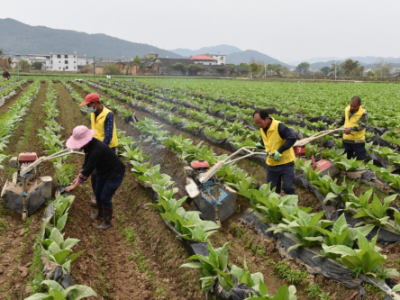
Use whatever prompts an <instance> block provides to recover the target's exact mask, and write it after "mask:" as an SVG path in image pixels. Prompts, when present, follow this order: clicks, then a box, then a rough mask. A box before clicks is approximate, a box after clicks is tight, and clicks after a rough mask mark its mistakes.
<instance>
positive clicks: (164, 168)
mask: <svg viewBox="0 0 400 300" xmlns="http://www.w3.org/2000/svg"><path fill="white" fill-rule="evenodd" d="M74 88H75V89H76V90H77V91H78V92H80V94H81V95H82V97H84V95H85V92H84V91H83V90H82V89H80V88H78V87H76V86H75V87H74ZM116 123H117V127H118V128H119V129H121V130H124V131H125V132H126V134H127V135H129V136H132V137H133V138H134V139H135V140H139V139H140V134H141V133H140V132H139V131H138V130H136V129H135V128H134V127H132V126H131V125H129V124H126V123H125V122H124V120H122V119H121V118H119V117H118V116H117V117H116ZM166 127H167V126H166ZM170 128H171V130H172V129H174V128H173V127H170ZM167 129H169V128H167ZM174 130H176V129H174ZM141 147H143V149H144V153H145V154H146V155H148V156H150V161H151V162H152V164H160V165H161V172H163V173H166V174H168V175H170V176H171V177H172V179H173V180H174V181H175V182H176V186H177V187H178V188H179V189H180V196H184V195H186V194H185V193H184V184H185V175H184V173H183V172H182V170H183V166H184V164H183V163H182V162H181V161H180V160H179V159H178V157H177V156H176V155H175V154H174V153H172V152H171V151H169V150H168V149H165V148H164V149H156V148H155V147H154V146H153V145H150V144H148V143H141ZM238 203H239V204H240V205H241V211H244V210H245V209H246V208H248V207H249V203H248V201H246V200H244V199H243V198H241V197H239V198H238ZM139 211H142V210H140V209H139V210H138V212H139ZM155 213H156V212H155ZM156 214H157V213H156ZM239 215H240V213H238V214H235V215H233V216H232V217H230V218H229V219H228V220H226V221H225V222H224V224H223V229H222V230H221V231H220V232H219V233H218V234H215V235H214V236H213V237H212V238H211V240H212V242H213V245H214V247H219V246H222V245H223V244H224V243H225V242H227V241H231V242H232V246H230V247H229V253H230V262H231V263H233V264H236V265H239V266H241V267H243V258H244V257H246V258H247V260H248V264H249V268H250V269H251V271H252V272H261V273H263V274H264V278H265V282H266V284H267V286H268V288H269V290H270V291H271V293H276V292H277V290H278V288H279V287H280V286H281V285H282V284H285V283H286V282H285V281H283V280H282V279H281V278H280V277H279V276H278V275H277V274H273V275H271V274H272V273H273V272H274V267H275V266H276V264H277V263H278V262H280V261H281V258H280V256H279V254H278V253H277V252H276V250H275V242H274V241H272V240H268V241H267V240H265V239H264V238H262V237H260V236H258V235H257V234H256V233H255V232H253V231H252V230H249V229H247V228H246V227H244V226H242V225H241V224H239ZM146 219H147V218H146ZM157 219H158V220H159V221H160V220H161V218H160V216H157V215H156V216H155V217H154V218H153V219H152V221H153V222H155V221H156V220H157ZM162 225H163V224H162V222H161V227H163V226H162ZM150 226H151V225H150ZM164 227H165V226H164ZM145 228H146V227H145ZM152 228H155V226H153V227H152ZM157 228H159V227H158V226H157ZM144 230H145V232H146V231H148V229H144ZM162 230H165V229H161V232H162ZM155 243H159V242H158V240H157V239H156V240H155ZM186 257H187V256H186ZM183 262H184V260H181V264H182V263H183ZM177 267H179V264H178V266H177ZM292 268H294V269H296V268H298V267H297V266H295V265H293V266H292ZM298 269H299V268H298ZM171 270H174V269H171ZM184 273H186V271H185V272H184ZM306 276H307V275H306ZM330 284H331V285H330V286H332V290H334V289H337V288H338V286H339V285H338V284H336V283H334V282H330ZM296 286H297V288H298V290H299V296H298V299H299V300H302V299H308V298H307V296H306V292H305V288H306V286H305V285H302V284H297V285H296Z"/></svg>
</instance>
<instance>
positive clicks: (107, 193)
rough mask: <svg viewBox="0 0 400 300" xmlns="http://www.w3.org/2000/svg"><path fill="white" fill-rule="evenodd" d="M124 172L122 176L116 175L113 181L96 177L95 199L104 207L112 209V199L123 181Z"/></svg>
mask: <svg viewBox="0 0 400 300" xmlns="http://www.w3.org/2000/svg"><path fill="white" fill-rule="evenodd" d="M124 175H125V170H124V172H123V173H122V174H117V175H116V178H115V179H108V180H107V179H103V178H101V177H100V176H97V180H96V189H95V192H94V194H95V195H96V199H98V200H100V203H101V204H102V205H103V206H105V207H112V197H113V195H114V194H115V191H116V190H117V189H118V188H119V186H120V185H121V183H122V179H124Z"/></svg>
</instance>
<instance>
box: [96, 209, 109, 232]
mask: <svg viewBox="0 0 400 300" xmlns="http://www.w3.org/2000/svg"><path fill="white" fill-rule="evenodd" d="M112 211H113V208H112V207H107V206H103V223H101V225H100V226H97V229H102V230H104V229H108V228H110V227H111V226H112V225H111V219H112Z"/></svg>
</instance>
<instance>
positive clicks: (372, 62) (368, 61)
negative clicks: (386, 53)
mask: <svg viewBox="0 0 400 300" xmlns="http://www.w3.org/2000/svg"><path fill="white" fill-rule="evenodd" d="M349 58H350V59H352V60H358V62H359V63H360V65H362V66H364V68H365V69H370V68H374V67H376V65H377V64H379V63H380V62H381V60H382V57H375V56H374V57H372V56H369V57H368V58H366V57H357V56H354V57H349ZM346 59H348V58H345V59H341V60H337V63H338V65H339V64H341V63H343V62H344V61H345V60H346ZM383 59H384V60H385V64H388V63H390V64H391V65H392V66H393V67H399V66H400V58H391V57H388V58H383ZM335 62H336V61H335V60H330V61H325V62H317V63H313V64H310V68H311V69H313V70H317V69H318V70H319V69H321V68H323V67H331V66H332V65H333V64H334V63H335Z"/></svg>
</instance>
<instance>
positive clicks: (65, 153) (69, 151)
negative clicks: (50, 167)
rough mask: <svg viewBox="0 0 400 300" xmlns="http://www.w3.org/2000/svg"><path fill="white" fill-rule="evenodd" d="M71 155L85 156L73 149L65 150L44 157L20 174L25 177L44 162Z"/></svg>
mask: <svg viewBox="0 0 400 300" xmlns="http://www.w3.org/2000/svg"><path fill="white" fill-rule="evenodd" d="M69 154H81V155H84V153H83V152H78V151H73V150H72V149H63V150H61V151H58V152H57V153H54V154H52V155H49V156H43V157H41V158H39V159H37V160H36V161H35V162H34V163H32V164H30V165H29V166H27V167H25V168H23V169H22V170H21V172H20V176H21V177H23V176H24V175H25V174H26V173H28V172H30V171H32V170H33V169H35V168H36V167H37V166H38V165H40V164H41V163H42V162H44V161H48V160H52V159H55V158H59V157H62V156H65V155H69Z"/></svg>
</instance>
